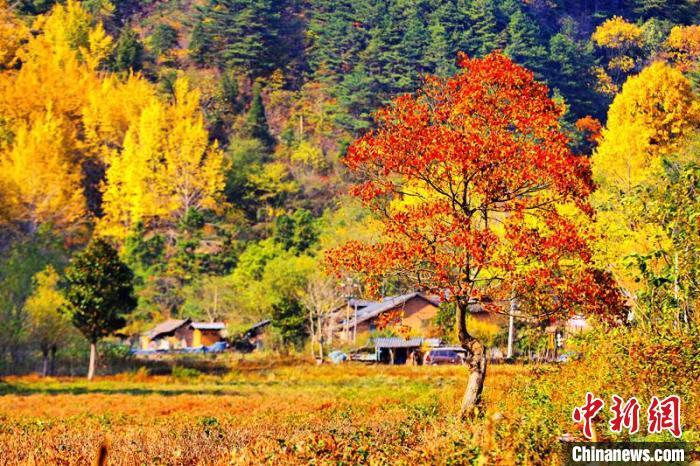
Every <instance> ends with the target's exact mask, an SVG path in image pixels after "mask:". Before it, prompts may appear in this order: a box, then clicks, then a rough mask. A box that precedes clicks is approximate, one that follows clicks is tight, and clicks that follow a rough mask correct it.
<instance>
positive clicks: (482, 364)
mask: <svg viewBox="0 0 700 466" xmlns="http://www.w3.org/2000/svg"><path fill="white" fill-rule="evenodd" d="M468 313H469V305H468V304H465V303H457V331H458V335H459V342H460V344H461V345H462V348H464V349H465V350H466V351H467V355H468V360H467V367H468V368H469V376H468V377H467V388H466V390H464V397H463V398H462V407H461V409H460V417H461V418H462V419H464V418H467V417H469V416H472V415H473V414H475V413H476V409H477V408H478V407H479V404H480V403H481V392H482V391H483V389H484V379H485V378H486V350H485V347H484V345H483V344H482V343H481V342H480V341H479V340H477V339H476V338H474V337H473V336H471V335H470V334H469V332H468V331H467V315H468Z"/></svg>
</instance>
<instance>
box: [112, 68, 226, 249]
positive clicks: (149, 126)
mask: <svg viewBox="0 0 700 466" xmlns="http://www.w3.org/2000/svg"><path fill="white" fill-rule="evenodd" d="M223 188H224V156H223V152H222V151H221V150H220V149H219V148H218V145H217V144H216V143H214V144H210V143H209V137H208V134H207V130H206V128H205V127H204V120H203V117H202V115H201V112H200V111H199V92H198V91H193V90H189V88H188V82H187V80H186V79H178V80H177V81H176V83H175V99H174V102H173V103H172V104H171V105H167V104H164V103H162V102H161V101H158V100H153V101H152V102H151V104H150V105H148V107H146V108H145V109H144V110H143V112H142V113H141V115H140V117H139V118H138V120H136V121H135V122H134V123H133V124H132V125H130V127H129V129H128V131H127V133H126V136H125V139H124V144H123V150H121V151H116V152H114V153H113V154H112V155H111V156H110V157H109V168H108V170H107V175H106V183H105V184H104V187H103V191H104V198H103V201H104V211H105V216H104V218H103V219H102V220H101V223H100V226H99V229H100V231H101V232H102V234H105V235H109V236H115V237H119V238H122V237H124V235H126V233H127V232H128V229H129V228H130V227H131V226H132V225H133V224H134V223H135V222H138V221H144V222H146V223H149V224H150V223H154V222H165V223H168V222H174V221H176V220H178V219H180V218H182V217H183V216H184V215H185V214H186V213H187V211H188V210H190V209H195V210H200V209H216V208H217V205H218V203H219V201H220V195H221V192H222V190H223Z"/></svg>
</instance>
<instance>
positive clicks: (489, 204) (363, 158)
mask: <svg viewBox="0 0 700 466" xmlns="http://www.w3.org/2000/svg"><path fill="white" fill-rule="evenodd" d="M460 64H461V67H462V72H460V73H458V74H457V75H455V76H454V77H452V78H449V79H441V78H438V77H428V78H427V79H426V82H425V85H424V86H423V88H422V89H421V90H420V91H418V92H417V93H416V95H403V96H400V97H398V98H396V99H395V100H394V101H393V103H392V104H391V105H389V106H387V107H385V108H383V109H381V110H379V111H378V112H377V114H376V122H377V128H376V129H374V130H372V131H370V132H368V133H367V134H366V135H365V136H363V137H362V138H360V139H359V140H357V141H356V142H355V143H354V144H353V145H352V146H351V147H350V149H349V151H348V155H347V157H346V159H345V162H346V164H347V166H348V167H349V168H350V169H351V170H352V171H353V172H356V173H357V174H358V175H359V176H360V179H364V181H363V182H362V183H360V184H358V185H357V186H355V188H354V190H353V193H354V194H355V195H356V196H358V197H359V198H360V199H362V200H363V201H364V203H365V204H366V205H367V206H369V207H370V208H371V209H373V210H374V211H375V212H376V213H377V214H379V216H380V218H381V219H382V222H383V227H384V231H383V238H382V239H381V240H378V242H376V243H374V244H363V243H359V242H350V243H348V244H346V245H345V246H343V247H341V248H338V249H335V250H332V251H331V252H330V253H329V254H328V262H329V264H330V265H331V266H332V268H333V269H334V270H335V271H336V272H338V273H342V272H347V271H348V270H352V271H354V272H358V273H360V274H361V275H362V276H363V278H364V279H365V281H366V282H367V285H368V286H369V287H370V289H371V288H372V287H373V286H374V287H376V286H377V285H378V284H379V283H381V280H383V279H384V278H385V277H386V276H392V277H398V278H399V279H402V280H404V281H407V282H409V283H411V284H412V285H413V286H414V287H415V288H417V289H420V290H423V291H429V292H433V293H437V294H440V295H443V296H448V297H449V298H450V299H454V300H457V301H462V302H465V301H467V300H468V299H470V297H471V298H472V299H474V298H475V297H479V296H485V295H488V296H490V297H491V298H494V299H497V298H508V297H511V296H513V294H515V295H516V296H517V297H518V298H519V299H521V300H522V301H523V302H524V303H529V304H530V306H529V308H530V309H531V310H532V311H533V312H536V313H551V312H557V311H568V312H574V311H576V312H581V311H584V310H591V311H595V312H597V313H603V314H605V313H609V312H610V311H611V310H612V309H614V308H615V306H617V305H618V304H619V303H620V302H621V300H618V299H617V298H616V296H617V295H618V294H617V292H616V290H615V289H614V287H613V291H610V290H609V289H608V288H606V287H607V286H608V285H610V284H609V283H608V282H607V281H601V280H600V277H597V276H596V274H595V273H593V272H592V270H591V268H590V258H591V251H590V248H589V244H590V240H591V236H590V234H589V233H588V232H587V231H586V229H585V228H581V227H580V226H578V225H577V224H576V223H575V222H574V221H573V220H571V219H570V218H568V217H566V216H564V215H563V214H562V213H561V212H560V210H559V209H558V208H557V207H558V206H560V205H562V204H564V203H568V204H572V205H575V206H578V208H579V209H580V210H581V211H582V212H584V213H586V214H590V213H591V208H590V206H589V204H588V200H587V199H588V196H589V194H590V193H591V191H592V189H593V183H592V181H591V176H590V167H589V163H588V159H586V158H584V157H577V156H574V155H573V154H572V153H571V151H570V150H569V148H568V140H567V138H566V136H565V135H564V134H563V133H562V131H561V128H560V125H559V118H560V116H561V113H562V109H561V108H560V107H559V106H558V105H557V104H556V103H555V102H554V101H553V100H552V99H550V98H549V97H548V93H549V91H548V89H547V87H546V86H545V85H543V84H540V83H538V82H536V81H535V80H534V79H533V75H532V73H531V72H530V71H528V70H526V69H524V68H522V67H520V66H518V65H516V64H514V63H513V62H511V61H510V60H509V59H508V58H507V57H505V56H503V55H501V54H498V53H494V54H490V55H488V56H487V57H485V58H483V59H468V58H467V57H466V56H462V57H461V60H460ZM402 201H403V202H402ZM392 202H393V204H392ZM396 202H402V203H401V207H400V208H396ZM584 217H585V215H584ZM375 289H376V288H375ZM582 297H585V300H584V299H582ZM611 297H613V298H614V299H610V298H611ZM589 299H590V301H589ZM599 299H608V302H601V301H599ZM584 308H585V309H584Z"/></svg>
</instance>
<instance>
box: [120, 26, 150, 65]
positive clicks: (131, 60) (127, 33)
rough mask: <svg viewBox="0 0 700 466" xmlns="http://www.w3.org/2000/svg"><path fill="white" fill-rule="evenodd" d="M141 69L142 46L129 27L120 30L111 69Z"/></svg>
mask: <svg viewBox="0 0 700 466" xmlns="http://www.w3.org/2000/svg"><path fill="white" fill-rule="evenodd" d="M142 67H143V44H142V43H141V40H140V39H139V36H138V34H137V33H136V31H134V30H133V29H132V28H131V27H129V26H126V27H125V28H124V29H122V31H121V33H120V34H119V38H118V39H117V42H116V44H115V45H114V52H113V68H114V70H115V71H128V70H133V71H139V70H140V69H141V68H142Z"/></svg>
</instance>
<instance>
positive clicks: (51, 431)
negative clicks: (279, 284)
mask: <svg viewBox="0 0 700 466" xmlns="http://www.w3.org/2000/svg"><path fill="white" fill-rule="evenodd" d="M577 371H578V369H577V368H576V367H575V365H574V364H571V365H566V366H540V367H536V366H530V367H524V366H507V365H500V366H491V367H490V368H489V372H488V377H487V382H486V388H485V392H484V397H485V399H484V401H485V412H484V413H482V415H481V416H479V417H478V418H477V419H475V420H473V421H471V422H468V423H464V422H461V421H459V420H458V419H457V418H456V417H455V413H456V412H457V410H458V406H459V402H460V396H461V391H462V389H463V386H464V368H462V367H445V366H443V367H400V366H363V365H355V364H348V365H344V366H330V365H324V366H320V367H319V366H314V365H302V364H298V363H297V364H293V365H289V366H285V365H277V366H276V367H275V366H274V365H272V364H270V365H267V366H265V365H260V364H258V365H256V366H244V365H238V366H235V365H234V366H233V367H232V369H231V371H230V372H228V373H227V374H223V375H202V374H197V373H196V372H195V373H192V372H188V371H187V370H178V371H173V372H174V375H171V376H150V375H148V374H146V373H145V372H136V373H127V374H121V375H116V376H110V377H101V378H97V380H95V381H93V382H92V383H88V382H87V381H84V380H83V379H71V378H58V379H41V378H39V377H15V378H13V377H8V378H6V379H4V381H3V382H1V383H0V451H2V452H3V453H2V455H0V464H8V465H15V464H52V465H53V464H57V465H72V464H75V465H78V464H81V465H82V464H90V463H91V462H92V461H93V460H94V457H95V455H96V453H97V451H98V449H99V447H100V446H101V445H105V446H106V447H107V452H108V454H107V460H108V464H112V465H136V464H147V465H150V464H157V465H198V464H203V465H204V464H271V465H277V464H324V465H325V464H334V465H352V464H372V465H382V464H386V465H389V464H391V465H401V464H436V465H437V464H440V465H443V464H446V465H459V464H489V465H490V464H504V465H506V464H508V465H510V464H559V463H560V459H561V458H560V456H559V447H560V442H559V440H558V437H559V436H560V435H561V434H563V433H565V432H573V433H574V434H575V433H576V431H575V426H573V425H572V424H571V421H570V409H571V406H572V404H573V403H576V402H577V401H578V398H579V395H580V394H579V393H576V389H575V387H576V385H577V384H579V383H578V382H576V379H575V375H574V374H575V373H576V372H577ZM694 411H695V412H697V406H696V407H695V408H694ZM688 416H689V418H692V417H693V415H692V412H691V413H688ZM695 423H696V421H690V422H689V423H686V430H690V435H691V437H692V436H693V435H694V434H693V432H697V426H694V428H695V429H696V430H695V431H693V430H692V428H693V425H694V424H695ZM688 424H691V425H688Z"/></svg>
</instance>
